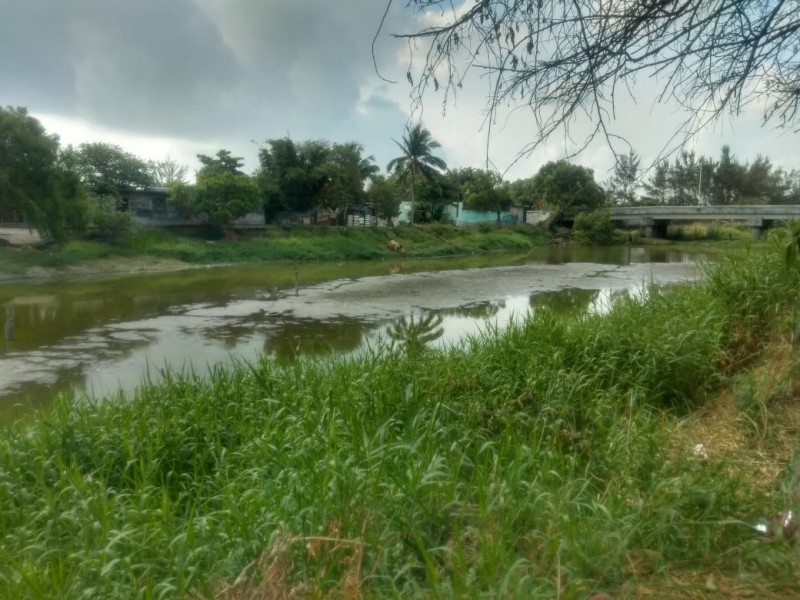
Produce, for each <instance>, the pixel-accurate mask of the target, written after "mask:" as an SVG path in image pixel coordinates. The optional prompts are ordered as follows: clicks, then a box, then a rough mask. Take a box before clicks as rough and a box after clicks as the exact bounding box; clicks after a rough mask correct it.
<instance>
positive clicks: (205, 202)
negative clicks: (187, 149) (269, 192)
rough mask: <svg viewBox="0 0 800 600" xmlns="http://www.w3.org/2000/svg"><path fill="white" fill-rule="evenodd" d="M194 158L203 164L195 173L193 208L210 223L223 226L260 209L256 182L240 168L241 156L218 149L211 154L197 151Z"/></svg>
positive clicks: (259, 195) (259, 197) (259, 196)
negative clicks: (195, 200)
mask: <svg viewBox="0 0 800 600" xmlns="http://www.w3.org/2000/svg"><path fill="white" fill-rule="evenodd" d="M197 159H198V160H199V161H200V163H201V164H202V165H203V166H202V168H201V169H200V170H199V171H198V172H197V189H196V193H197V202H196V210H197V212H198V214H200V215H203V216H204V217H205V218H206V220H207V221H208V222H209V223H210V224H212V225H217V226H220V227H223V228H224V227H227V226H228V225H230V223H231V221H234V220H236V219H238V218H241V217H243V216H245V215H247V214H248V213H251V212H255V211H257V210H258V209H259V207H260V206H261V194H260V192H259V189H258V184H257V183H256V182H255V180H254V179H253V178H252V177H250V176H249V175H246V174H245V173H244V172H243V171H242V170H241V167H242V164H243V163H242V158H241V157H238V156H232V155H231V153H230V151H228V150H220V151H219V152H217V154H216V156H214V157H211V156H206V155H204V154H198V155H197Z"/></svg>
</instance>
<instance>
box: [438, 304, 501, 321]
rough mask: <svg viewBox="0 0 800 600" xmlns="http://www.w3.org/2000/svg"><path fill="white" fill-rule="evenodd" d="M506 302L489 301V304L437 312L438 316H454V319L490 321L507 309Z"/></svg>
mask: <svg viewBox="0 0 800 600" xmlns="http://www.w3.org/2000/svg"><path fill="white" fill-rule="evenodd" d="M505 306H506V301H505V300H500V301H488V302H475V303H474V304H467V305H465V306H459V307H457V308H445V309H442V310H437V311H436V312H437V314H440V315H445V316H452V317H466V318H468V319H488V318H489V317H493V316H495V315H496V314H497V313H498V312H500V309H501V308H505Z"/></svg>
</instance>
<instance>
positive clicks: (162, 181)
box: [150, 156, 189, 187]
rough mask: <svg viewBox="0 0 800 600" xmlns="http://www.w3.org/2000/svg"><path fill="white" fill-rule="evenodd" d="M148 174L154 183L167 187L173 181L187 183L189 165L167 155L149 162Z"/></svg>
mask: <svg viewBox="0 0 800 600" xmlns="http://www.w3.org/2000/svg"><path fill="white" fill-rule="evenodd" d="M150 174H151V176H152V179H153V183H154V184H155V185H158V186H161V187H168V186H169V185H171V184H174V183H183V184H186V183H188V181H187V176H188V174H189V167H188V166H186V165H184V164H183V163H179V162H178V161H177V160H175V159H173V158H170V157H169V156H168V157H167V158H165V159H164V160H157V161H153V162H151V163H150Z"/></svg>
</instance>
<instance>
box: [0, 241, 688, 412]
mask: <svg viewBox="0 0 800 600" xmlns="http://www.w3.org/2000/svg"><path fill="white" fill-rule="evenodd" d="M693 259H694V257H692V256H690V255H686V254H683V253H671V252H669V251H665V250H663V249H658V248H656V249H653V248H650V249H647V248H605V249H596V248H595V249H587V248H547V249H542V250H540V251H537V252H533V253H531V254H527V255H518V256H480V257H467V258H458V259H449V260H425V261H423V260H415V261H411V260H409V261H401V262H381V261H373V262H369V263H343V264H331V263H327V264H302V265H299V266H298V267H297V268H296V269H295V267H294V266H292V265H286V266H275V265H250V266H236V267H220V268H214V269H193V270H188V271H181V272H177V273H169V274H158V275H138V276H127V277H114V278H103V279H89V280H85V279H84V280H77V281H57V282H53V281H51V282H42V283H26V284H5V285H3V286H0V318H3V319H4V338H3V339H2V340H0V413H2V414H4V415H6V417H8V415H9V414H25V413H28V412H30V410H31V409H32V408H33V407H36V406H43V405H47V404H48V403H50V402H51V401H52V399H53V397H54V396H55V394H57V393H59V392H71V391H77V392H79V393H86V394H89V395H92V396H95V397H98V398H105V397H108V396H110V395H114V394H116V393H117V392H118V391H119V390H132V389H134V388H135V387H136V386H137V385H139V384H140V383H141V382H142V380H143V378H145V377H150V378H151V379H155V380H157V379H158V378H159V377H160V376H161V372H162V370H163V369H165V368H166V369H170V370H172V371H182V370H188V369H191V370H194V371H195V372H197V373H206V372H207V370H208V368H209V367H210V366H213V365H218V364H227V363H229V362H230V361H231V360H235V359H253V358H257V357H259V356H268V357H271V358H272V359H274V360H277V361H291V360H293V359H294V358H295V357H296V356H297V355H299V354H303V355H309V354H310V355H316V354H324V353H329V352H338V353H352V352H358V351H359V350H360V349H362V348H364V347H365V346H367V345H369V346H371V347H375V346H378V345H380V344H383V343H389V342H391V340H392V339H394V340H395V341H396V343H409V339H411V338H413V339H414V340H416V341H419V340H422V341H427V343H431V344H434V345H439V346H447V345H453V344H457V343H459V340H462V339H463V338H464V336H466V335H470V334H474V333H477V332H480V331H481V330H483V329H485V328H486V327H488V326H500V327H502V326H503V325H505V324H507V323H508V322H509V321H510V320H511V319H515V318H521V317H522V316H524V315H525V314H527V313H528V312H530V311H531V310H536V309H537V308H538V307H541V306H550V307H552V308H556V309H563V310H580V311H587V310H589V311H602V310H605V309H606V308H607V307H608V305H609V304H610V302H611V300H612V299H613V297H614V296H615V295H618V294H623V293H631V291H632V290H635V292H634V293H641V290H643V289H645V288H646V287H647V285H649V284H650V283H652V282H663V283H673V282H678V281H684V280H688V279H692V278H693V277H695V267H694V262H693ZM409 336H410V337H409Z"/></svg>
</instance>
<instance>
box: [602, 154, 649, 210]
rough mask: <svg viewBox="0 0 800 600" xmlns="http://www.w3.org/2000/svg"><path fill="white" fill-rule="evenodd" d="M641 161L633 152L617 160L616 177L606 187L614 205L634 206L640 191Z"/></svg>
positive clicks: (613, 176) (615, 166)
mask: <svg viewBox="0 0 800 600" xmlns="http://www.w3.org/2000/svg"><path fill="white" fill-rule="evenodd" d="M640 162H641V159H640V158H639V155H638V154H636V152H634V151H633V150H631V151H629V152H628V154H623V155H622V156H619V157H618V158H617V162H616V163H615V165H614V175H612V177H611V179H610V180H609V182H608V185H607V186H606V189H607V190H608V195H609V197H610V198H611V200H612V201H613V202H614V204H618V205H620V206H633V205H634V204H636V196H637V191H638V189H639V163H640Z"/></svg>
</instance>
